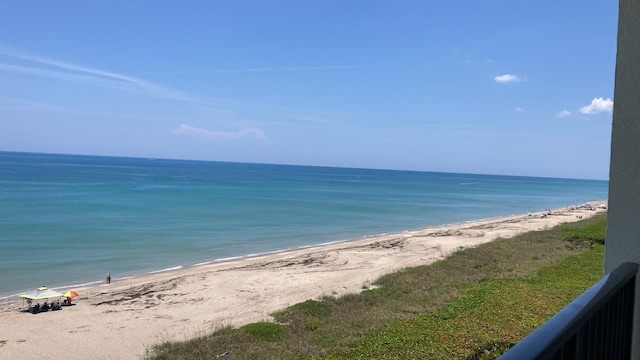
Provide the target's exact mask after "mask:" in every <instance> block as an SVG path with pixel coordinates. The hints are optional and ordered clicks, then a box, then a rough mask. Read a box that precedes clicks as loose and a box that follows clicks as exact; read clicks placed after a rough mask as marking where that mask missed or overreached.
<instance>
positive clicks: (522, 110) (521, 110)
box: [516, 107, 524, 112]
mask: <svg viewBox="0 0 640 360" xmlns="http://www.w3.org/2000/svg"><path fill="white" fill-rule="evenodd" d="M516 112H524V109H523V108H521V107H517V108H516Z"/></svg>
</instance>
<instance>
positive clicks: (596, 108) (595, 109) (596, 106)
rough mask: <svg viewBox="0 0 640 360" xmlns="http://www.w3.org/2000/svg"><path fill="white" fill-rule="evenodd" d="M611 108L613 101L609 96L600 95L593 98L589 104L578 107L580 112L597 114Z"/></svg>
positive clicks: (608, 110) (609, 110)
mask: <svg viewBox="0 0 640 360" xmlns="http://www.w3.org/2000/svg"><path fill="white" fill-rule="evenodd" d="M612 110H613V101H612V100H611V99H609V98H607V99H604V98H601V97H597V98H593V100H591V104H589V105H586V106H583V107H581V108H580V112H581V113H583V114H597V113H601V112H611V111H612Z"/></svg>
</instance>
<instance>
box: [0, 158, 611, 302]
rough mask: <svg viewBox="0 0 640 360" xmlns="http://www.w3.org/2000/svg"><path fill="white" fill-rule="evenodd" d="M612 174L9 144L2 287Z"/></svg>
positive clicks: (561, 201) (371, 226)
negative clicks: (192, 157) (111, 153)
mask: <svg viewBox="0 0 640 360" xmlns="http://www.w3.org/2000/svg"><path fill="white" fill-rule="evenodd" d="M607 187H608V182H606V181H594V180H574V179H551V178H533V177H514V176H494V175H474V174H452V173H433V172H411V171H388V170H367V169H345V168H327V167H307V166H285V165H259V164H240V163H221V162H203V161H182V160H161V159H137V158H116V157H96V156H76V155H52V154H28V153H11V152H0V294H3V295H4V296H6V295H10V294H13V293H15V292H17V291H22V290H26V289H31V288H34V287H38V286H40V285H43V284H44V285H47V286H50V287H53V286H63V285H73V284H86V283H91V282H93V281H101V280H102V279H103V278H104V275H105V274H106V273H107V272H111V273H112V274H113V277H114V280H117V279H118V278H122V277H126V276H132V275H138V274H143V273H147V272H151V271H157V270H162V269H167V268H172V267H177V266H189V265H192V264H195V263H199V262H205V261H215V260H220V259H227V258H232V257H240V256H247V255H251V254H260V253H265V252H270V251H277V250H284V249H293V248H297V247H301V246H308V245H314V244H321V243H326V242H333V241H342V240H349V239H354V238H360V237H362V236H369V235H376V234H380V233H390V232H401V231H404V230H415V229H420V228H426V227H430V226H434V225H442V224H450V223H457V222H463V221H468V220H477V219H484V218H490V217H496V216H503V215H512V214H520V213H527V212H529V211H541V210H543V209H545V208H558V207H564V206H568V205H575V204H581V203H584V202H588V201H593V200H600V199H605V198H606V197H607V190H608V189H607ZM1 297H2V296H0V298H1Z"/></svg>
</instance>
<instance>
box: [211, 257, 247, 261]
mask: <svg viewBox="0 0 640 360" xmlns="http://www.w3.org/2000/svg"><path fill="white" fill-rule="evenodd" d="M239 259H242V256H231V257H226V258H219V259H215V260H213V261H215V262H223V261H231V260H239Z"/></svg>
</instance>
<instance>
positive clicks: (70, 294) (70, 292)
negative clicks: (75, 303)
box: [62, 290, 78, 298]
mask: <svg viewBox="0 0 640 360" xmlns="http://www.w3.org/2000/svg"><path fill="white" fill-rule="evenodd" d="M62 296H64V297H71V298H72V297H76V296H78V293H77V292H75V291H73V290H67V291H65V292H63V293H62Z"/></svg>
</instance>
